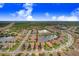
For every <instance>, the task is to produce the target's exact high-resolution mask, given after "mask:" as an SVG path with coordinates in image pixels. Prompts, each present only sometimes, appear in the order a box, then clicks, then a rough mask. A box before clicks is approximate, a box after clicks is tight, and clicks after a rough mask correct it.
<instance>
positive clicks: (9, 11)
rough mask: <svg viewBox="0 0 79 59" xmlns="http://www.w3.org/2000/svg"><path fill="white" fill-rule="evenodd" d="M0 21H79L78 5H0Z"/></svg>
mask: <svg viewBox="0 0 79 59" xmlns="http://www.w3.org/2000/svg"><path fill="white" fill-rule="evenodd" d="M0 21H79V3H0Z"/></svg>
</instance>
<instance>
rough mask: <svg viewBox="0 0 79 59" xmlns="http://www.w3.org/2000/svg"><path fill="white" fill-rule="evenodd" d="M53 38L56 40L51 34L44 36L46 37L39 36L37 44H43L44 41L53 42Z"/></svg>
mask: <svg viewBox="0 0 79 59" xmlns="http://www.w3.org/2000/svg"><path fill="white" fill-rule="evenodd" d="M55 38H57V36H56V35H53V34H51V35H46V36H44V35H43V36H40V37H39V39H38V41H39V42H45V41H48V40H51V39H52V40H53V39H55Z"/></svg>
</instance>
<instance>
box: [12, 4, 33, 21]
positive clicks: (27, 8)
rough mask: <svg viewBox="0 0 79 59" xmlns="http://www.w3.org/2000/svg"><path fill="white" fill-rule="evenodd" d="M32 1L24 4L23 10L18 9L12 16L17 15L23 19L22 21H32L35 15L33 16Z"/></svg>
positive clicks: (17, 17)
mask: <svg viewBox="0 0 79 59" xmlns="http://www.w3.org/2000/svg"><path fill="white" fill-rule="evenodd" d="M32 6H33V4H32V3H25V4H23V8H24V9H22V10H19V11H17V12H16V13H14V14H12V16H15V17H16V19H21V20H22V21H23V20H25V21H32V20H33V17H32V15H31V14H32Z"/></svg>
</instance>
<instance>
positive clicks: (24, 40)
mask: <svg viewBox="0 0 79 59" xmlns="http://www.w3.org/2000/svg"><path fill="white" fill-rule="evenodd" d="M30 33H31V30H29V32H28V33H27V35H26V36H25V38H24V39H23V41H22V42H21V44H20V45H19V47H18V48H17V49H16V50H15V51H14V52H13V54H12V55H15V53H16V52H19V50H20V49H21V47H22V45H23V44H24V43H25V42H26V40H27V39H28V37H29V35H30Z"/></svg>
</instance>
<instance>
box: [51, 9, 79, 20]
mask: <svg viewBox="0 0 79 59" xmlns="http://www.w3.org/2000/svg"><path fill="white" fill-rule="evenodd" d="M52 20H53V21H79V8H76V9H75V10H73V11H72V12H71V15H70V16H64V15H63V16H61V15H60V16H52Z"/></svg>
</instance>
